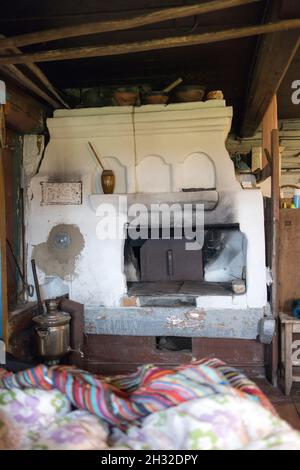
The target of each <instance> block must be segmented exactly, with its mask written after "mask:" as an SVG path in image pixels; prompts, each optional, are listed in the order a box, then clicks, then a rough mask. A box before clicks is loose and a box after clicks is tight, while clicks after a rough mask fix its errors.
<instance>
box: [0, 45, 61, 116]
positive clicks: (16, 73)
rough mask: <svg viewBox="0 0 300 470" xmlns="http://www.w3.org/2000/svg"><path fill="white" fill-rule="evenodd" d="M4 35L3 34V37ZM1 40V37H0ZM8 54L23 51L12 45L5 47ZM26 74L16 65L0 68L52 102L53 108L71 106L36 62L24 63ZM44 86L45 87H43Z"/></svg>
mask: <svg viewBox="0 0 300 470" xmlns="http://www.w3.org/2000/svg"><path fill="white" fill-rule="evenodd" d="M3 37H4V36H2V38H3ZM0 40H1V39H0ZM3 52H5V54H6V55H11V54H20V53H21V51H20V49H18V48H17V47H10V48H6V49H4V51H3ZM24 68H25V74H24V73H23V72H22V71H21V70H20V69H19V68H17V67H16V66H14V65H2V66H0V70H1V71H2V72H3V73H4V74H5V75H7V76H8V77H10V78H12V79H13V80H16V81H17V82H19V83H20V84H21V85H22V86H23V87H24V88H26V89H28V90H30V91H31V92H33V93H34V94H35V95H37V96H39V97H40V98H42V99H43V100H44V101H45V102H47V103H48V104H50V105H51V106H52V107H53V108H55V109H56V108H60V107H61V106H63V107H64V108H69V105H68V104H67V103H66V102H65V101H64V100H63V99H62V98H61V96H60V95H59V93H58V92H57V91H56V89H55V88H54V86H53V85H52V83H51V82H50V81H49V80H48V78H47V77H46V75H45V74H44V72H43V71H42V70H41V69H40V68H39V67H38V66H37V65H36V64H34V63H30V64H26V65H24ZM26 71H28V72H29V74H31V75H32V77H34V78H35V79H37V83H35V82H34V81H33V80H31V79H30V78H29V76H27V75H26ZM43 88H44V89H43Z"/></svg>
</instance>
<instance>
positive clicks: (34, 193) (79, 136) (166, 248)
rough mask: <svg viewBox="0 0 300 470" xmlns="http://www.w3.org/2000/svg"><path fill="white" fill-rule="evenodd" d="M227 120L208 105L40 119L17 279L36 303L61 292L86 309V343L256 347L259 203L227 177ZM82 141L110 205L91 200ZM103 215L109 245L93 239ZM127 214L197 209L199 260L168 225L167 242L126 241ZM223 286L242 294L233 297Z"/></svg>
mask: <svg viewBox="0 0 300 470" xmlns="http://www.w3.org/2000/svg"><path fill="white" fill-rule="evenodd" d="M231 120H232V108H231V107H227V106H226V104H225V102H224V101H218V100H212V101H207V102H201V103H183V104H171V105H169V106H160V105H148V106H141V107H138V108H131V107H108V108H90V109H77V110H59V111H55V113H54V117H53V118H52V119H48V128H49V132H50V142H49V144H48V146H47V148H46V151H45V155H44V159H43V162H42V164H41V167H40V170H39V173H38V174H37V175H36V176H34V177H33V178H32V179H31V181H30V185H29V187H28V198H27V219H26V222H27V243H28V271H29V272H30V269H29V268H30V266H29V264H30V259H31V257H34V258H35V259H36V263H37V266H38V274H39V278H40V280H41V284H42V287H43V291H44V296H45V297H49V296H53V295H60V294H61V293H64V292H67V293H69V295H70V297H71V298H72V299H73V300H76V301H78V302H81V303H83V304H84V305H85V317H86V318H85V321H86V332H87V333H98V334H108V335H109V334H116V335H141V336H145V335H153V336H164V335H167V336H198V337H210V338H244V339H255V338H256V337H257V336H258V333H259V325H260V321H261V319H262V318H264V317H265V316H269V315H270V308H269V306H268V302H267V285H266V266H265V234H264V211H263V197H262V194H261V192H260V191H259V190H245V189H242V188H241V186H240V184H239V183H238V181H237V179H236V177H235V172H234V166H233V163H232V161H231V159H230V157H229V155H228V152H227V151H226V148H225V140H226V138H227V135H228V132H229V130H230V127H231ZM89 141H90V142H92V143H93V145H94V147H95V148H96V150H97V152H98V153H99V155H100V156H101V158H102V161H103V162H104V164H105V166H106V167H107V168H108V169H111V170H113V171H114V173H115V175H116V189H115V194H112V195H104V194H103V193H102V190H101V185H100V176H101V173H100V169H99V166H98V164H97V161H96V160H95V158H94V157H93V154H92V153H91V151H90V149H89V146H88V142H89ZM120 195H121V196H122V199H123V200H124V198H126V204H123V205H122V204H121V205H120ZM102 204H110V205H111V206H113V207H115V209H116V212H115V214H113V213H112V214H111V220H110V223H111V225H112V226H116V227H119V228H121V230H120V233H121V236H120V237H119V238H118V239H106V240H99V238H98V237H97V226H98V224H99V221H100V220H101V217H100V216H99V213H98V214H97V210H98V208H99V206H101V205H102ZM132 204H143V205H144V207H145V208H146V209H148V208H150V207H151V206H152V205H153V204H177V207H184V204H192V205H193V207H195V206H196V204H202V205H203V206H204V209H205V210H204V244H203V247H202V250H199V251H194V252H193V251H185V249H184V245H185V240H177V239H176V238H175V237H174V222H173V221H172V219H171V220H170V233H171V239H170V240H164V239H162V237H161V236H160V235H159V236H158V237H157V238H156V239H155V240H152V239H150V240H143V241H132V240H131V238H130V237H127V228H128V223H130V221H131V220H132V215H131V214H130V207H132ZM194 224H195V222H194V221H193V223H192V224H191V225H194ZM175 225H176V224H175ZM191 228H192V227H191ZM194 229H195V227H194ZM158 233H160V232H159V231H158ZM233 281H242V284H243V282H244V285H245V292H244V293H242V294H235V293H234V292H233V290H232V283H233Z"/></svg>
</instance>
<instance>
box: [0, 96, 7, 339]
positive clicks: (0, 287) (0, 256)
mask: <svg viewBox="0 0 300 470" xmlns="http://www.w3.org/2000/svg"><path fill="white" fill-rule="evenodd" d="M1 106H2V105H1V104H0V107H1ZM3 140H4V137H3ZM0 338H2V339H4V341H5V343H6V346H7V343H8V305H7V263H6V213H5V179H4V165H3V151H2V149H1V147H0Z"/></svg>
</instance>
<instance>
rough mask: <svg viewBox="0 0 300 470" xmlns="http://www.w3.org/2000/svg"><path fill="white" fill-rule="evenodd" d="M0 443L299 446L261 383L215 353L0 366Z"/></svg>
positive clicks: (141, 446)
mask: <svg viewBox="0 0 300 470" xmlns="http://www.w3.org/2000/svg"><path fill="white" fill-rule="evenodd" d="M0 448H1V449H39V450H42V449H47V450H48V449H53V450H59V449H66V450H68V449H70V450H71V449H72V450H73V449H75V450H76V449H82V450H88V449H94V450H101V449H123V450H125V449H136V450H138V449H139V450H140V449H147V450H149V449H154V450H158V449H163V450H204V449H207V450H212V449H214V450H217V449H300V435H299V434H298V433H297V432H296V431H294V430H293V429H291V427H290V426H289V425H288V424H287V423H285V422H284V421H282V420H281V419H280V418H279V417H278V416H277V414H276V412H275V411H274V409H273V407H272V405H271V404H270V402H269V401H268V399H267V398H266V397H265V395H264V394H263V393H262V392H261V391H260V389H259V388H258V387H257V386H256V385H255V384H254V383H253V382H252V381H250V380H249V379H247V377H246V376H245V375H243V374H241V373H240V372H238V371H237V370H235V369H233V368H231V367H228V366H227V365H225V364H224V363H223V362H221V361H219V360H217V359H208V360H202V361H198V362H194V363H192V364H189V365H184V366H180V367H176V368H173V369H165V368H158V367H155V366H152V365H146V366H143V367H142V368H140V369H139V370H138V371H137V372H136V373H134V374H129V375H126V376H117V377H102V376H96V375H93V374H90V373H88V372H86V371H82V370H78V369H76V368H74V367H66V366H54V367H46V366H45V365H40V366H37V367H35V368H33V369H29V370H26V371H23V372H18V373H16V374H12V373H8V372H7V371H5V370H4V369H0Z"/></svg>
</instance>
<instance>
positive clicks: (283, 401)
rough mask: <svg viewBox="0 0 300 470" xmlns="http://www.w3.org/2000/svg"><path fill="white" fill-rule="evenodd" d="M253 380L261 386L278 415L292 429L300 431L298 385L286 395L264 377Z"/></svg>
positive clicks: (299, 394)
mask: <svg viewBox="0 0 300 470" xmlns="http://www.w3.org/2000/svg"><path fill="white" fill-rule="evenodd" d="M253 381H254V382H255V383H256V384H257V385H258V386H259V387H260V388H261V390H262V391H263V392H264V393H265V395H266V396H267V397H268V398H269V400H270V402H271V403H272V405H273V406H274V408H275V409H276V411H277V413H278V414H279V416H280V417H281V418H282V419H284V420H285V421H287V422H288V423H289V424H290V425H291V426H292V427H293V428H294V429H297V430H298V431H300V385H299V384H297V385H295V386H294V387H293V389H292V393H291V395H290V396H288V397H286V396H285V395H284V393H283V392H282V391H281V388H280V386H281V385H280V384H279V387H278V388H276V387H272V385H270V384H269V382H267V380H265V379H260V378H259V379H253Z"/></svg>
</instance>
